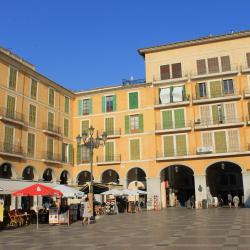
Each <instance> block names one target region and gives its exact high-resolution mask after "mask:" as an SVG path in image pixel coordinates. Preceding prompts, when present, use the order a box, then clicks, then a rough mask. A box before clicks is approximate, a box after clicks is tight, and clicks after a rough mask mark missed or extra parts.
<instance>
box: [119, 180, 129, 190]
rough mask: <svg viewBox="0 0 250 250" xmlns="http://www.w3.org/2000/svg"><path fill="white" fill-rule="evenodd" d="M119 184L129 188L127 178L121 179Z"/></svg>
mask: <svg viewBox="0 0 250 250" xmlns="http://www.w3.org/2000/svg"><path fill="white" fill-rule="evenodd" d="M119 184H120V185H123V188H125V189H126V188H127V180H126V179H119Z"/></svg>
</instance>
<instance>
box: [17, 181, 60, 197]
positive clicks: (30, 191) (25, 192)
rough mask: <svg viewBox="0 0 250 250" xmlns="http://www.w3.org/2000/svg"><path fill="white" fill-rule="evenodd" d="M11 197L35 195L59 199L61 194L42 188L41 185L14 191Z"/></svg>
mask: <svg viewBox="0 0 250 250" xmlns="http://www.w3.org/2000/svg"><path fill="white" fill-rule="evenodd" d="M12 195H14V196H36V195H41V196H59V197H61V196H62V195H63V194H62V192H60V191H58V190H56V189H53V188H50V187H47V186H44V185H42V184H39V183H37V184H34V185H32V186H29V187H26V188H23V189H20V190H18V191H15V192H14V193H12Z"/></svg>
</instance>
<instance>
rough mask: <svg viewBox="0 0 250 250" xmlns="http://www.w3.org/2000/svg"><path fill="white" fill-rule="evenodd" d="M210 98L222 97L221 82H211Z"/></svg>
mask: <svg viewBox="0 0 250 250" xmlns="http://www.w3.org/2000/svg"><path fill="white" fill-rule="evenodd" d="M210 96H211V98H216V97H221V96H222V86H221V81H210Z"/></svg>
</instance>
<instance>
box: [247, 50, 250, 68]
mask: <svg viewBox="0 0 250 250" xmlns="http://www.w3.org/2000/svg"><path fill="white" fill-rule="evenodd" d="M246 57H247V67H248V68H250V52H248V53H246Z"/></svg>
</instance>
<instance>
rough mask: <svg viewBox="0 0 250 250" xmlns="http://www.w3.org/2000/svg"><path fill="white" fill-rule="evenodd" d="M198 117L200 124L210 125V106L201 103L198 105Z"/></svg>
mask: <svg viewBox="0 0 250 250" xmlns="http://www.w3.org/2000/svg"><path fill="white" fill-rule="evenodd" d="M200 115H201V116H200V119H201V125H205V126H206V125H210V124H211V120H212V118H211V117H210V106H208V105H203V106H200Z"/></svg>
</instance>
